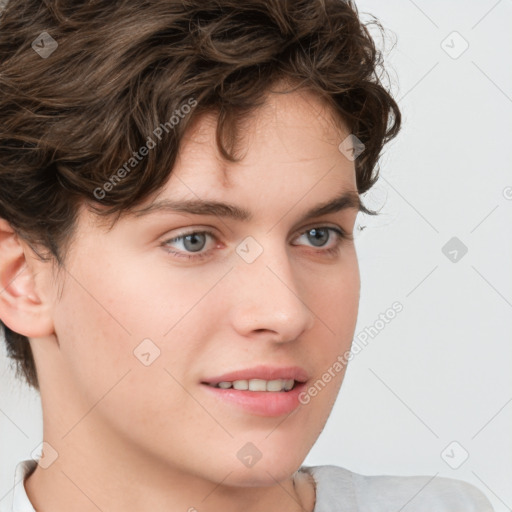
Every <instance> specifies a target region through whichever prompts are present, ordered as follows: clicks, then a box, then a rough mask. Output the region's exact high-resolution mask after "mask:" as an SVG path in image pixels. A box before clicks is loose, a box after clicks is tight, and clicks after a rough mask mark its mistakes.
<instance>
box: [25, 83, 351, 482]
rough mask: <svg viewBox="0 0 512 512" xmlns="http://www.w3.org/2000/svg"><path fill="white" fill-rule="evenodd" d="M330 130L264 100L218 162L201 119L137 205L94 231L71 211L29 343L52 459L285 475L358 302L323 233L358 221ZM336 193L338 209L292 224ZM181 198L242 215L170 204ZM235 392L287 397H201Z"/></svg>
mask: <svg viewBox="0 0 512 512" xmlns="http://www.w3.org/2000/svg"><path fill="white" fill-rule="evenodd" d="M330 119H331V117H330V116H329V112H328V110H327V107H325V106H324V105H323V104H322V103H320V102H319V101H318V100H317V99H316V98H315V97H314V96H313V95H311V94H310V93H306V92H301V93H298V92H295V93H290V94H286V95H270V96H269V97H268V100H267V102H266V104H265V105H264V107H263V108H262V109H260V110H258V111H257V112H256V113H255V114H254V115H253V117H252V119H251V120H250V122H249V123H247V124H246V126H245V127H244V130H243V134H244V137H243V143H242V147H243V158H242V160H241V161H240V162H238V163H235V164H232V163H228V162H226V161H224V160H222V159H221V157H220V156H219V154H218V152H217V148H216V143H215V117H214V116H213V115H207V116H203V117H202V118H199V120H198V121H197V122H196V123H195V125H194V127H193V129H191V130H190V132H189V134H188V136H187V137H186V140H184V142H183V145H182V147H181V151H180V155H179V158H178V161H177V163H176V166H175V168H174V169H173V172H172V174H171V175H170V179H169V180H168V182H167V183H166V185H165V186H164V187H163V188H162V189H161V190H160V191H159V192H158V194H157V195H156V196H155V197H152V198H151V201H147V202H146V203H144V204H143V205H140V206H137V208H136V209H135V211H134V212H130V214H128V215H126V216H124V217H123V218H121V219H120V220H119V221H118V222H117V223H116V224H115V225H114V227H113V229H112V230H110V231H108V230H107V229H105V228H104V227H101V225H100V224H99V223H98V222H97V218H96V217H95V216H94V215H93V214H92V213H91V212H89V211H88V210H87V209H86V208H82V209H81V210H80V216H79V223H78V231H77V233H78V234H77V236H76V238H75V239H74V241H73V245H72V248H71V250H70V252H68V254H67V256H66V263H65V264H66V272H64V273H63V280H62V282H61V283H60V285H59V287H58V290H57V285H55V293H54V297H55V300H54V303H53V306H52V312H51V314H52V321H53V325H54V332H55V339H54V341H55V342H52V341H50V340H47V341H46V342H45V343H40V344H38V341H37V340H31V345H32V347H33V349H34V352H35V356H36V360H37V361H38V362H39V365H40V367H41V369H40V375H39V378H40V381H41V390H42V400H43V407H44V409H45V415H46V417H47V418H48V420H47V423H46V426H45V428H46V434H47V438H48V439H50V443H51V444H52V446H53V445H55V448H56V449H57V451H59V450H62V452H63V453H64V452H67V453H70V452H71V449H72V450H74V453H75V455H74V456H75V457H76V454H77V452H79V453H80V457H81V458H82V459H85V460H87V459H88V458H89V457H91V456H92V454H93V453H94V452H95V451H97V450H98V446H101V449H102V450H103V451H105V450H107V451H110V452H112V453H115V454H116V456H117V457H121V456H122V457H123V458H124V459H125V460H127V459H130V461H131V462H133V461H137V463H138V464H144V463H145V462H144V461H146V462H147V461H151V464H152V465H154V464H159V465H160V466H161V467H162V468H164V467H165V468H167V469H172V470H174V471H176V472H179V474H181V475H193V476H194V477H198V478H203V479H208V480H210V481H214V482H221V481H223V480H224V479H225V478H226V477H227V475H228V474H229V477H228V479H227V480H224V482H225V483H226V482H229V483H230V484H231V485H234V486H241V485H253V486H254V485H269V484H271V483H272V484H273V483H274V482H275V480H280V479H284V478H287V477H289V475H290V474H291V473H293V472H294V471H295V470H297V469H298V467H299V466H300V465H301V463H302V462H303V460H304V458H305V457H306V455H307V453H308V451H309V450H310V448H311V447H312V445H313V444H314V442H315V440H316V439H317V437H318V435H319V433H320V432H321V430H322V428H323V426H324V424H325V422H326V421H327V418H328V415H329V413H330V411H331V408H332V406H333V404H334V401H335V399H336V396H337V393H338V391H339V387H340V385H341V382H342V379H343V370H339V367H338V370H334V371H333V365H334V364H335V362H336V361H337V360H338V356H340V355H342V354H344V353H345V352H346V351H347V350H348V349H349V348H350V344H351V340H352V337H353V334H354V329H355V324H356V318H357V309H358V301H359V288H360V281H359V271H358V264H357V255H356V250H355V247H354V242H353V241H352V240H350V237H348V238H343V237H342V236H341V235H339V233H346V234H348V235H350V234H351V233H352V232H353V229H354V223H355V219H356V215H357V211H358V210H357V206H356V201H357V189H356V181H355V171H354V162H353V161H351V160H349V159H347V158H346V157H345V156H344V155H343V154H342V153H341V152H340V151H339V149H338V145H339V144H340V142H341V141H342V140H343V139H345V137H347V135H348V134H349V132H347V131H343V130H342V129H340V128H339V127H337V126H335V124H334V123H333V122H332V121H331V120H330ZM162 143H164V142H162ZM346 193H352V194H354V195H355V197H356V201H353V202H352V203H350V202H345V203H343V204H345V207H341V209H338V210H337V211H332V212H330V213H321V214H319V215H318V214H317V215H314V216H307V217H306V218H304V216H305V215H306V213H307V212H308V211H310V210H312V209H314V208H315V207H318V206H320V205H323V204H325V203H327V202H329V201H331V200H333V199H334V198H336V197H338V196H340V195H343V194H346ZM198 200H200V201H215V202H219V203H229V204H230V205H233V206H235V207H237V208H238V209H240V210H245V211H246V215H245V217H246V218H243V217H244V215H242V214H239V215H238V216H235V217H232V216H229V215H225V213H226V211H227V209H226V208H224V209H223V210H221V211H216V213H217V215H215V214H212V210H211V209H210V210H208V209H204V210H203V211H202V212H196V213H191V212H187V211H185V208H180V209H178V210H177V209H176V205H174V206H175V208H174V209H173V208H171V207H170V206H171V205H170V202H171V201H172V202H178V201H180V202H181V201H198ZM166 202H167V203H166ZM157 204H159V205H160V206H161V207H160V208H156V207H155V206H156V205H157ZM164 204H167V206H164ZM150 206H151V207H150ZM147 207H150V208H147ZM329 369H331V371H330V376H331V377H330V378H327V377H325V373H326V372H328V370H329ZM244 371H246V373H243V372H244ZM233 372H242V373H238V374H236V373H235V374H233ZM253 379H258V381H256V382H252V383H251V382H247V385H250V386H251V387H252V388H254V389H262V388H260V387H258V386H262V385H263V386H268V387H269V389H274V388H273V386H276V388H275V389H281V388H282V386H283V385H285V384H286V381H289V380H291V379H293V380H294V381H293V382H292V384H293V386H294V388H293V389H292V390H291V391H253V390H246V391H244V390H243V389H233V387H232V384H231V385H230V384H222V386H224V387H223V388H219V387H214V385H215V384H218V382H220V381H222V382H233V381H238V382H235V387H236V388H244V387H245V385H246V383H245V382H244V381H252V380H253ZM279 379H284V382H277V383H276V382H274V383H268V382H263V384H262V382H261V381H275V380H279ZM319 380H321V381H322V383H323V384H322V385H318V381H319ZM297 381H301V382H297ZM304 381H306V382H304ZM315 383H317V386H316V390H317V391H316V393H315V392H313V394H314V395H315V396H311V394H310V393H309V392H308V389H311V387H312V386H314V385H315ZM288 385H290V384H288ZM264 389H267V388H266V387H265V388H264ZM301 402H302V403H301ZM306 402H307V403H306ZM51 418H58V420H54V421H52V420H51ZM52 440H53V442H52ZM121 454H122V455H121ZM258 458H259V460H258ZM254 461H256V463H254ZM148 464H149V463H148ZM139 467H140V466H139Z"/></svg>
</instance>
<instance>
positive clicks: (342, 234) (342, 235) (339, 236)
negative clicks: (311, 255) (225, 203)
mask: <svg viewBox="0 0 512 512" xmlns="http://www.w3.org/2000/svg"><path fill="white" fill-rule="evenodd" d="M313 229H319V230H329V231H331V232H333V233H334V235H335V237H336V245H335V246H334V247H331V248H330V249H323V250H322V249H320V250H318V251H316V252H318V253H324V254H327V255H329V256H331V255H336V254H338V253H339V250H340V246H341V244H342V242H344V241H346V240H353V236H352V235H351V234H348V233H347V232H346V231H345V230H343V229H341V228H334V227H332V226H314V227H312V228H308V229H306V230H305V231H303V232H302V233H300V235H299V236H302V235H305V234H307V233H308V232H309V231H312V230H313ZM190 235H208V236H211V237H212V238H213V239H215V235H214V234H213V233H212V232H210V231H190V232H188V233H183V234H182V235H179V236H177V237H174V238H171V239H169V240H166V241H165V242H164V243H163V246H164V249H165V250H166V251H167V252H168V253H170V254H173V255H174V256H175V257H177V258H185V259H187V260H194V259H195V260H200V259H203V258H205V257H207V256H208V255H209V253H210V252H211V250H210V251H205V252H198V253H185V252H183V251H174V250H171V249H169V248H168V247H167V246H166V244H168V243H170V242H177V241H179V240H182V239H184V238H185V237H187V236H190ZM329 241H330V238H329Z"/></svg>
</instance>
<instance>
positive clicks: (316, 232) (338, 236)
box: [299, 226, 352, 255]
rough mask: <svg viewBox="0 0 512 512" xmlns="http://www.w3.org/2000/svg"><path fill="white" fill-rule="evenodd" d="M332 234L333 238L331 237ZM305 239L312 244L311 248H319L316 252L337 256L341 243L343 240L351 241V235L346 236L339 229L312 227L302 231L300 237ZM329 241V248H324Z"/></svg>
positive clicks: (346, 234) (344, 232) (345, 233)
mask: <svg viewBox="0 0 512 512" xmlns="http://www.w3.org/2000/svg"><path fill="white" fill-rule="evenodd" d="M333 234H334V236H333ZM303 237H305V238H306V240H307V241H308V242H310V243H312V244H313V247H317V248H321V249H322V250H320V251H318V252H320V253H326V254H329V255H332V254H334V255H335V254H338V253H339V250H340V246H341V243H342V242H343V241H344V240H351V239H352V235H350V234H348V233H347V232H346V231H345V230H343V229H341V228H333V227H329V226H322V227H316V226H315V227H313V228H310V229H308V230H306V231H304V232H303V233H302V234H301V235H300V237H299V240H300V238H303ZM329 241H331V246H330V247H327V248H324V247H325V246H326V245H327V243H328V242H329Z"/></svg>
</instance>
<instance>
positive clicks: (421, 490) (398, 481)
mask: <svg viewBox="0 0 512 512" xmlns="http://www.w3.org/2000/svg"><path fill="white" fill-rule="evenodd" d="M36 465H37V462H36V461H35V460H33V459H28V460H24V461H21V462H20V463H19V464H18V465H17V466H16V471H15V476H14V484H15V487H14V495H13V504H12V512H35V509H34V507H33V506H32V504H31V503H30V500H29V499H28V497H27V493H26V491H25V486H24V481H25V478H26V477H27V476H28V475H29V474H30V473H31V472H32V471H33V470H34V469H35V468H36ZM301 471H306V472H308V473H309V474H310V475H311V476H312V477H313V479H314V480H315V483H316V503H315V508H314V511H313V512H340V511H341V510H343V512H397V511H398V510H402V509H404V512H494V509H493V508H492V506H491V504H490V502H489V500H488V499H487V498H486V497H485V495H484V494H483V493H482V492H481V491H480V490H479V489H477V488H476V487H475V486H474V485H472V484H469V483H467V482H464V481H462V480H455V479H452V478H445V477H436V478H432V477H431V476H388V475H373V476H368V475H361V474H358V473H353V472H352V471H349V470H348V469H345V468H342V467H339V466H330V465H328V466H302V467H301Z"/></svg>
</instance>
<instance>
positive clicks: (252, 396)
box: [203, 382, 306, 416]
mask: <svg viewBox="0 0 512 512" xmlns="http://www.w3.org/2000/svg"><path fill="white" fill-rule="evenodd" d="M203 387H204V388H206V390H207V392H209V393H212V394H213V395H214V397H215V398H216V399H217V400H222V401H223V402H226V403H229V404H233V405H235V406H236V407H240V408H241V409H244V410H245V411H247V412H249V413H252V414H256V415H258V416H283V415H284V414H290V413H291V412H293V411H294V410H295V409H297V407H299V405H301V404H300V402H299V395H300V393H301V392H302V391H303V390H304V389H305V388H306V383H305V382H301V383H297V384H296V385H295V387H294V388H293V389H291V390H290V391H242V390H239V389H233V388H229V389H222V388H215V387H213V386H209V385H208V384H203Z"/></svg>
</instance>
